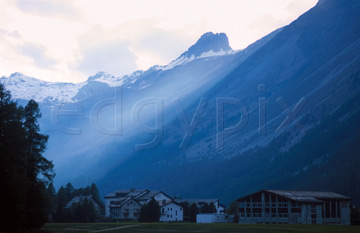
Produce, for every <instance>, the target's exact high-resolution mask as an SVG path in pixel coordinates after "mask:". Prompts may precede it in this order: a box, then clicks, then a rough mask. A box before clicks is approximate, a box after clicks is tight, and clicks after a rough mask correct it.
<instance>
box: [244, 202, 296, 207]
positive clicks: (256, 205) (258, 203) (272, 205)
mask: <svg viewBox="0 0 360 233" xmlns="http://www.w3.org/2000/svg"><path fill="white" fill-rule="evenodd" d="M252 204H253V208H261V207H262V203H261V202H254V203H252ZM288 206H289V204H288V203H283V202H280V203H279V204H278V207H279V208H288ZM246 207H248V208H250V207H251V203H246ZM271 207H273V208H276V203H271ZM291 207H293V208H298V207H299V205H298V204H292V206H291ZM265 208H270V203H265Z"/></svg>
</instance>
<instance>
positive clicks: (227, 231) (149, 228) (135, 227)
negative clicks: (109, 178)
mask: <svg viewBox="0 0 360 233" xmlns="http://www.w3.org/2000/svg"><path fill="white" fill-rule="evenodd" d="M43 232H44V233H45V232H49V233H50V232H52V233H63V232H66V233H71V232H74V233H75V232H76V233H87V232H109V233H117V232H121V233H127V232H128V233H140V232H142V233H146V232H148V233H166V232H169V233H185V232H186V233H188V232H197V233H206V232H214V233H215V232H216V233H290V232H291V233H292V232H295V233H305V232H306V233H308V232H309V233H315V232H316V233H317V232H324V233H348V232H349V233H355V232H356V233H360V227H359V226H322V225H239V224H218V223H216V224H195V223H140V224H139V223H90V224H87V223H83V224H81V223H71V224H70V223H51V224H46V225H45V226H44V228H43Z"/></svg>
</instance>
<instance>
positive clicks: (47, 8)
mask: <svg viewBox="0 0 360 233" xmlns="http://www.w3.org/2000/svg"><path fill="white" fill-rule="evenodd" d="M15 3H16V6H17V7H18V9H20V10H21V11H24V12H31V13H34V14H41V15H46V16H54V15H64V16H72V17H73V16H75V15H76V14H77V13H78V12H76V10H75V8H74V7H72V6H71V4H70V3H69V2H67V1H57V0H16V2H15Z"/></svg>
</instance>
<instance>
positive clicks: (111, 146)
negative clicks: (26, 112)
mask: <svg viewBox="0 0 360 233" xmlns="http://www.w3.org/2000/svg"><path fill="white" fill-rule="evenodd" d="M358 12H360V2H359V1H357V0H346V1H337V0H322V1H320V2H319V3H318V4H317V5H316V6H315V7H314V8H312V9H311V10H309V11H308V12H307V13H305V14H304V15H302V16H301V17H299V18H298V19H297V20H296V21H294V22H293V23H291V24H290V25H288V26H286V27H284V28H281V29H279V30H276V31H275V32H273V33H271V34H269V35H268V36H266V37H264V38H262V39H261V40H259V41H257V42H255V43H254V44H252V45H250V46H249V47H248V48H246V49H245V50H242V51H236V52H235V51H233V50H232V49H231V47H230V45H229V43H228V39H227V37H226V35H225V34H222V33H220V34H214V33H206V34H204V35H203V36H202V37H201V38H200V39H199V40H198V41H197V42H196V43H195V44H194V45H193V46H191V47H190V48H189V49H188V51H186V52H184V53H183V54H181V55H180V56H179V58H177V59H175V60H174V61H172V62H171V63H170V64H168V65H167V66H154V67H152V68H150V69H149V70H147V71H136V72H134V73H133V74H131V75H128V76H124V77H114V76H112V75H110V74H106V73H104V72H99V73H98V74H96V75H94V76H92V77H90V78H89V79H88V80H87V81H86V82H84V83H82V84H72V86H71V85H70V84H48V83H47V84H46V86H47V87H52V86H54V87H57V86H66V87H69V88H70V87H71V88H73V90H76V91H73V92H71V95H70V94H67V96H68V98H67V99H61V97H56V98H55V97H54V98H47V97H46V96H45V97H42V98H41V99H39V100H40V101H41V107H42V111H43V116H44V117H43V120H42V122H41V126H42V129H43V130H44V132H46V133H48V134H50V141H49V146H48V147H49V149H48V151H47V152H46V155H47V157H48V158H50V159H53V160H54V162H55V165H56V169H57V174H58V175H57V178H56V182H57V184H58V185H59V184H63V183H65V182H68V181H71V182H73V183H75V184H76V185H80V184H81V185H82V184H85V183H89V182H92V181H96V182H97V183H98V184H99V187H100V190H101V192H102V193H103V194H105V193H107V192H110V191H112V190H114V189H122V188H129V187H146V188H149V189H150V188H151V189H160V190H164V191H166V192H167V193H170V194H173V195H175V194H177V195H178V194H180V195H181V196H182V197H220V198H222V199H223V201H224V202H225V203H229V202H230V201H231V200H234V199H235V198H237V197H238V196H240V195H243V194H246V193H249V192H250V191H256V190H257V189H263V188H265V187H267V188H269V189H271V188H277V187H279V188H287V187H288V188H294V189H297V188H301V189H315V188H316V187H321V188H322V189H326V190H329V191H334V190H331V189H332V188H333V189H336V190H335V191H339V192H342V193H343V194H344V195H351V196H353V195H358V194H359V193H358V191H354V192H353V191H350V186H351V184H352V183H351V181H350V182H349V181H347V179H348V177H349V176H348V175H347V174H345V172H344V171H345V170H346V169H349V170H352V169H354V168H355V167H358V166H359V161H358V160H356V159H354V163H353V164H350V165H349V166H346V165H344V166H341V170H342V172H340V174H339V175H338V176H336V172H334V169H332V168H333V167H334V166H336V163H337V161H338V162H339V161H345V163H346V164H349V161H350V160H351V159H353V158H354V154H351V155H350V156H348V157H346V156H345V155H344V154H346V153H347V149H346V148H347V147H351V148H354V150H357V149H356V148H357V147H355V146H354V145H356V142H357V141H358V136H357V135H356V133H354V132H352V133H351V134H350V135H349V137H344V138H343V139H341V142H339V143H340V144H341V146H340V147H339V148H335V149H333V147H328V146H327V145H328V144H335V143H336V140H335V139H331V138H329V140H328V141H326V140H324V141H321V140H320V139H321V138H320V139H317V141H318V142H319V144H320V145H319V148H317V149H315V148H316V145H317V141H315V142H314V141H313V142H311V140H310V142H311V143H310V142H309V138H310V139H311V138H315V136H316V137H317V138H319V136H318V135H319V134H320V135H321V133H322V132H323V131H324V129H326V128H327V127H329V128H331V130H332V134H331V135H332V136H334V135H341V133H342V132H346V131H348V130H349V129H350V128H351V127H349V124H350V123H348V122H353V121H354V118H353V117H352V116H357V114H358V112H359V106H358V105H357V104H356V101H355V100H356V98H357V96H358V94H359V92H360V85H359V82H358V80H359V75H358V74H359V73H360V68H359V67H360V19H359V17H357V14H358ZM14 76H16V77H19V78H18V79H14V80H15V81H14V82H12V80H11V77H9V78H7V77H3V78H1V81H2V82H4V83H5V84H6V85H7V86H9V87H10V88H9V89H10V90H11V91H12V92H13V94H14V96H17V97H18V98H22V99H28V98H32V95H28V96H24V95H20V94H18V93H16V91H18V89H17V87H18V86H17V85H18V83H19V82H21V80H20V76H21V75H18V74H17V75H14ZM16 80H17V81H16ZM24 80H25V79H24ZM29 80H30V79H29ZM31 80H32V79H31ZM27 82H28V81H26V80H25V82H24V83H25V84H26V83H27ZM31 82H33V81H31ZM33 83H35V82H33ZM36 85H38V84H36ZM36 85H35V86H36ZM75 87H76V88H77V89H76V88H75ZM29 88H31V86H29ZM33 88H36V87H33ZM71 88H70V89H71ZM60 89H61V88H60ZM60 89H59V90H60ZM65 89H66V90H70V89H68V88H65ZM75 92H76V93H75ZM56 93H59V92H58V90H56ZM74 93H75V95H74ZM55 96H58V94H56V95H55ZM59 96H61V95H60V94H59ZM35 97H36V96H35ZM174 99H177V101H174ZM144 100H146V101H148V102H147V103H148V105H151V104H152V105H153V106H154V105H156V104H157V106H158V107H159V108H160V109H161V110H162V114H160V115H157V117H154V112H153V111H152V109H151V108H146V107H144V108H143V112H142V113H141V114H140V113H138V112H136V111H135V114H133V113H134V109H135V110H136V109H138V108H134V106H135V107H136V106H138V105H137V104H138V103H139V102H140V103H141V101H144ZM64 101H65V102H68V103H65V104H63V102H64ZM157 101H158V102H157ZM201 101H202V102H201ZM221 101H225V102H221ZM69 102H70V103H69ZM143 103H144V102H143ZM199 103H201V104H200V105H199ZM234 103H235V104H234ZM345 103H352V104H345ZM114 104H115V105H117V106H118V107H119V108H116V109H115V108H114ZM219 104H223V105H222V106H223V107H224V108H222V106H220V105H219ZM59 105H61V108H60V107H58V106H59ZM148 105H147V106H148ZM119 109H120V110H121V112H118V110H119ZM197 109H198V110H199V112H198V115H196V116H197V117H198V118H196V117H195V118H193V116H194V113H195V112H196V111H197ZM222 109H223V110H224V111H223V112H222ZM53 110H55V113H56V112H57V111H58V112H61V110H68V111H70V115H66V114H69V112H67V113H66V114H65V115H64V116H61V115H60V116H57V115H55V118H54V114H52V113H54V111H53ZM71 111H72V112H71ZM182 111H183V112H182ZM94 113H95V115H94ZM137 113H138V114H137ZM201 113H202V114H201ZM71 114H72V115H71ZM334 114H335V115H334ZM134 115H135V117H137V118H138V119H140V118H141V120H140V121H141V123H142V124H141V125H139V124H138V122H137V121H136V119H135V121H134ZM335 116H337V117H339V118H341V119H344V122H337V119H335ZM94 119H95V121H94ZM159 119H160V121H159V122H157V123H158V125H157V126H158V128H157V129H154V128H153V126H154V122H155V120H159ZM161 119H163V120H161ZM191 119H194V120H193V122H194V123H196V124H195V125H193V128H192V130H193V131H192V132H191V133H193V134H192V135H191V133H190V134H189V132H190V131H191V127H187V128H186V127H184V124H185V125H186V124H190V122H191V121H192V120H191ZM221 119H223V121H222V120H221ZM240 119H241V122H242V124H240V125H239V126H241V127H239V128H238V129H237V130H234V131H233V132H231V131H228V132H225V133H224V134H223V135H220V134H219V132H221V131H222V130H223V129H224V128H227V127H231V126H235V125H236V124H237V123H239V122H240ZM329 119H331V120H329ZM355 119H356V118H355ZM324 121H325V122H326V121H330V122H332V123H334V124H335V123H339V125H340V126H334V127H332V124H325V123H323V122H324ZM259 124H260V125H259ZM119 125H122V126H123V127H122V131H121V132H120V131H118V130H117V129H118V128H117V127H118V126H119ZM144 125H145V126H147V127H148V128H146V129H144ZM150 126H151V127H152V129H151V128H150V129H149V127H150ZM155 126H156V125H155ZM222 126H223V127H222ZM260 126H261V127H262V128H260V131H259V127H260ZM185 128H186V129H187V130H188V131H187V132H186V131H185ZM113 129H115V130H113ZM144 131H145V132H144ZM319 132H320V133H319ZM186 135H187V136H188V137H187V138H186ZM155 136H157V137H155ZM189 136H191V137H189ZM220 137H221V138H222V137H223V138H224V141H223V143H221V142H219V138H220ZM184 138H185V139H186V140H184ZM332 138H335V137H332ZM152 140H153V142H155V143H154V144H152V146H151V148H148V149H147V150H137V149H136V145H139V144H144V143H147V142H151V141H152ZM182 141H185V142H186V143H185V144H182ZM64 145H65V146H64ZM219 145H220V146H219ZM352 153H353V152H352ZM355 154H356V152H355ZM287 158H289V159H287ZM301 158H303V160H301ZM314 163H315V165H319V167H321V169H320V170H317V168H318V167H317V166H313V164H314ZM327 166H328V167H327ZM302 171H304V172H302ZM324 173H326V174H327V175H322V174H324ZM352 174H357V173H356V172H354V171H352ZM311 176H316V179H311V178H310V177H311ZM335 178H336V179H335ZM329 179H335V180H336V182H337V185H334V186H331V182H330V181H329ZM342 181H343V182H344V186H341V185H338V183H341V182H342ZM320 184H327V185H323V186H322V185H320ZM355 190H358V188H356V189H355ZM355 201H357V202H359V201H360V200H357V199H355Z"/></svg>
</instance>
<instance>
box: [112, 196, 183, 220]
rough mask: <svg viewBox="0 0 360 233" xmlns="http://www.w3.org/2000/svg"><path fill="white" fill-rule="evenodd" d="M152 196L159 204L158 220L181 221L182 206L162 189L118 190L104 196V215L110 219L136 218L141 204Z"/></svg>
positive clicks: (145, 202)
mask: <svg viewBox="0 0 360 233" xmlns="http://www.w3.org/2000/svg"><path fill="white" fill-rule="evenodd" d="M152 198H154V199H155V201H156V202H157V203H158V204H159V206H160V208H161V209H160V210H161V216H160V221H166V222H169V221H182V220H183V208H182V207H181V206H180V205H179V204H178V203H176V202H175V201H174V200H173V199H172V198H171V197H169V196H168V195H167V194H165V193H164V192H162V191H150V190H146V189H130V190H120V191H114V192H112V193H109V194H108V195H106V196H105V217H108V218H111V219H119V220H120V219H128V220H137V219H138V218H139V214H140V209H141V206H143V205H144V204H147V203H148V202H149V201H150V200H151V199H152Z"/></svg>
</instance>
